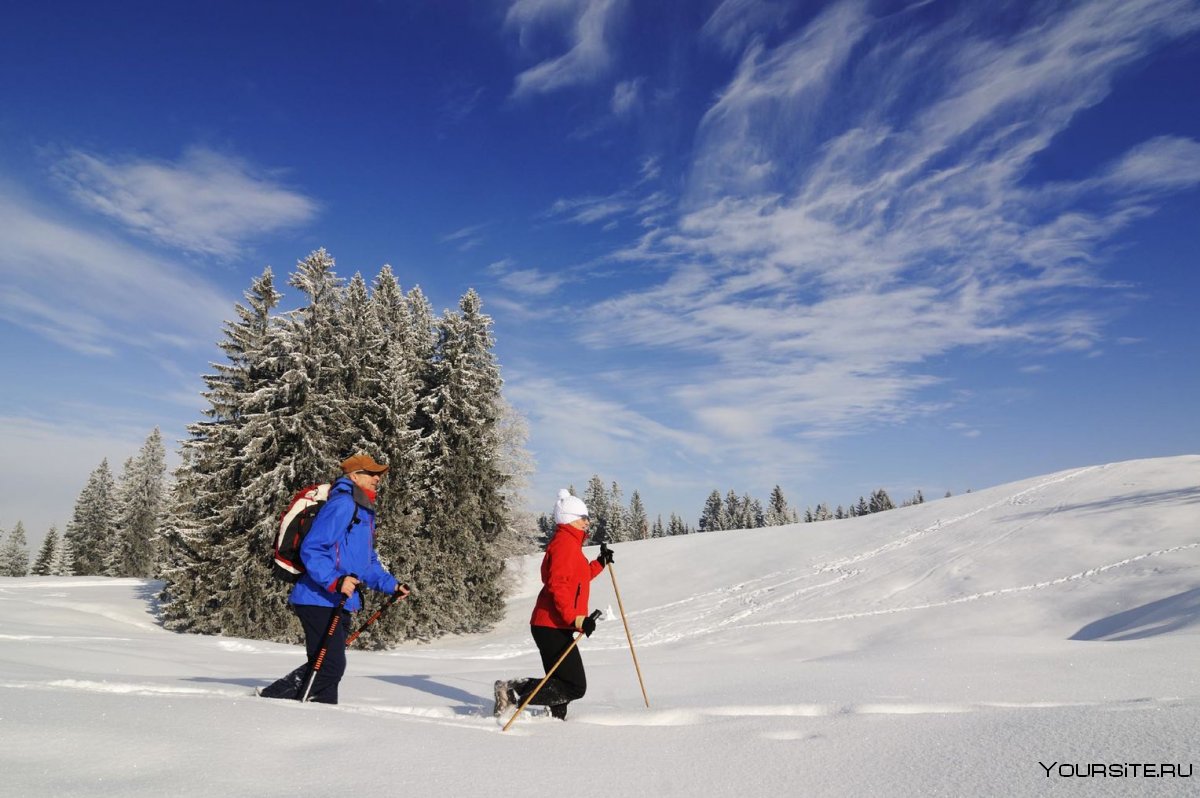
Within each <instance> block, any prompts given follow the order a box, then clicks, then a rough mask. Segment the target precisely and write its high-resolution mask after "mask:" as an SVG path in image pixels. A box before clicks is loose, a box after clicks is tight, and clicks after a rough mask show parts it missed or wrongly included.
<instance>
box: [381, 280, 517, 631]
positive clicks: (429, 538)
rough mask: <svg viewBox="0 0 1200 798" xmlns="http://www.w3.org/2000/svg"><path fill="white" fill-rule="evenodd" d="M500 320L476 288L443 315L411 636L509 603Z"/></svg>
mask: <svg viewBox="0 0 1200 798" xmlns="http://www.w3.org/2000/svg"><path fill="white" fill-rule="evenodd" d="M491 326H492V320H491V318H490V317H489V316H487V315H486V314H485V313H483V311H482V301H481V300H480V298H479V295H478V294H477V293H476V292H475V291H474V290H470V291H468V292H467V293H466V294H465V295H464V296H463V298H462V300H461V301H460V302H459V312H457V313H454V312H450V311H447V312H446V313H444V314H443V315H442V317H441V318H440V319H439V320H438V322H437V336H438V337H437V350H436V357H435V358H434V360H433V366H432V369H431V370H430V373H431V381H430V384H429V388H428V390H427V392H426V394H425V396H424V398H423V402H422V408H421V410H422V418H423V419H424V420H425V422H426V423H427V424H428V426H427V428H426V429H425V430H424V432H425V434H424V441H425V457H426V460H425V464H424V474H425V491H424V496H423V497H422V498H423V502H424V507H423V508H422V510H423V517H424V525H423V527H422V528H421V529H420V530H419V531H418V533H417V534H416V535H415V536H414V538H413V540H412V547H413V555H414V556H412V557H411V558H410V559H409V560H408V562H406V563H405V565H406V570H407V571H408V572H409V573H410V574H411V579H412V580H413V582H414V583H415V584H416V585H418V586H419V590H418V591H416V592H414V595H413V596H412V597H411V598H410V599H409V600H408V601H406V602H404V605H403V607H402V608H401V612H399V613H397V617H399V618H403V619H405V620H406V621H407V622H408V625H409V626H408V629H407V630H406V631H407V633H408V635H409V636H412V637H419V638H427V637H430V636H432V635H437V634H442V633H446V632H474V631H480V630H482V629H485V628H487V627H489V626H490V625H491V624H492V623H494V622H495V621H496V620H497V619H498V618H499V617H500V614H501V612H502V609H503V605H502V598H503V596H502V590H501V582H500V579H501V576H502V574H503V568H504V561H503V559H501V558H499V557H497V556H496V550H495V546H496V543H497V540H498V539H499V537H500V534H501V529H502V528H503V525H504V524H505V523H506V521H507V518H508V509H507V508H506V507H505V500H504V496H503V487H504V481H505V475H504V473H503V470H502V467H501V451H500V449H501V441H500V437H499V434H498V424H499V420H500V410H501V408H500V404H499V397H500V389H501V385H502V381H501V379H500V369H499V366H498V364H497V363H496V359H495V355H494V353H493V348H494V345H495V343H494V339H493V337H492V332H491Z"/></svg>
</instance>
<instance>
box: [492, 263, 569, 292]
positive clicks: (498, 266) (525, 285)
mask: <svg viewBox="0 0 1200 798" xmlns="http://www.w3.org/2000/svg"><path fill="white" fill-rule="evenodd" d="M488 273H489V274H491V275H492V276H494V277H496V278H497V280H498V282H499V283H500V285H502V286H504V287H505V288H507V289H508V290H509V291H512V292H513V293H516V294H521V295H523V296H530V297H544V296H548V295H549V294H552V293H554V292H555V291H557V290H558V289H559V288H560V287H561V286H562V285H563V284H564V283H566V282H567V281H568V279H569V278H568V277H567V275H566V274H565V273H564V272H562V271H556V272H545V271H542V270H540V269H518V268H516V263H515V261H513V260H512V259H505V260H502V261H497V262H496V263H493V264H491V265H489V266H488Z"/></svg>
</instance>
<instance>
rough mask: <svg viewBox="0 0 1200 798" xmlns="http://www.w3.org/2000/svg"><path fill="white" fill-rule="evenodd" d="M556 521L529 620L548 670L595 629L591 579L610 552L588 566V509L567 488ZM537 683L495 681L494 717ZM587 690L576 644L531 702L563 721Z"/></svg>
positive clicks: (561, 493) (533, 679) (562, 492)
mask: <svg viewBox="0 0 1200 798" xmlns="http://www.w3.org/2000/svg"><path fill="white" fill-rule="evenodd" d="M554 522H555V523H556V524H557V525H558V528H557V529H556V530H555V532H554V537H552V538H551V539H550V543H548V544H547V545H546V554H545V556H544V557H542V592H541V593H539V594H538V597H537V603H536V604H534V606H533V615H532V617H530V619H529V624H530V632H531V633H532V634H533V642H534V643H536V644H537V647H538V652H539V653H540V654H541V655H542V667H543V668H545V670H546V671H547V672H549V671H550V669H551V668H552V667H554V663H556V662H558V658H559V657H561V656H562V653H563V651H565V650H566V649H567V648H569V647H570V645H571V642H572V641H573V640H574V639H575V633H576V632H583V633H584V634H585V635H587V636H588V637H591V635H592V632H594V631H595V630H596V622H595V621H594V620H592V619H591V618H589V617H588V594H589V592H590V586H591V581H592V580H593V579H595V578H596V576H597V575H598V574H599V573H600V572H601V571H603V570H604V565H605V563H609V562H612V561H613V560H612V552H611V551H608V550H607V549H605V550H604V552H603V553H602V555H601V557H600V558H599V559H596V560H592V561H591V562H588V559H587V557H586V556H584V553H583V544H584V541H586V540H587V529H588V524H589V519H588V509H587V505H586V504H584V503H583V500H582V499H580V498H579V497H578V496H572V495H571V494H570V493H569V492H568V491H567V490H566V489H565V488H564V489H563V490H560V491H559V492H558V501H557V502H555V504H554ZM540 681H541V679H538V678H536V677H531V678H528V679H516V680H513V681H505V680H503V679H501V680H499V681H497V682H496V706H495V708H494V710H493V712H494V714H496V715H499V714H500V713H502V712H504V710H506V709H507V708H508V707H509V705H510V704H517V705H520V703H521V702H522V701H524V700H525V697H526V696H527V695H529V693H530V692H532V691H533V689H534V688H535V687H537V684H538V682H540ZM586 692H587V676H586V674H584V671H583V657H581V656H580V655H579V647H578V646H576V647H575V648H573V649H572V650H571V653H570V654H568V655H567V658H566V659H564V660H563V661H562V664H561V665H559V666H558V670H556V671H554V675H553V676H552V677H550V679H549V680H548V681H547V682H546V684H545V685H543V686H542V689H541V690H539V691H538V694H537V695H536V696H534V698H533V700H532V701H531V702H530V703H531V704H538V705H541V706H548V707H550V714H552V715H553V716H554V717H556V718H558V719H559V720H566V718H567V704H569V703H570V702H571V701H575V700H576V699H579V698H583V694H584V693H586Z"/></svg>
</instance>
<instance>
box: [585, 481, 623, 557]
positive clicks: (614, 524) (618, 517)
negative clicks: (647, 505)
mask: <svg viewBox="0 0 1200 798" xmlns="http://www.w3.org/2000/svg"><path fill="white" fill-rule="evenodd" d="M606 516H607V519H608V523H607V528H606V530H605V531H606V533H607V540H608V542H609V543H620V542H621V541H624V540H630V539H632V538H631V527H630V523H629V517H628V513H627V512H626V510H625V497H624V495H623V494H622V492H621V486H620V485H618V484H617V483H616V482H615V481H614V482H613V483H612V488H611V489H610V490H609V492H608V509H607V512H606ZM593 541H594V542H599V541H598V540H597V539H595V538H593Z"/></svg>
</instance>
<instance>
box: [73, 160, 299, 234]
mask: <svg viewBox="0 0 1200 798" xmlns="http://www.w3.org/2000/svg"><path fill="white" fill-rule="evenodd" d="M53 173H54V176H55V177H56V178H57V180H58V181H59V182H60V183H61V184H62V185H63V186H65V187H66V188H67V190H68V191H69V192H70V194H71V195H72V196H73V197H74V198H75V199H76V200H78V201H79V202H81V203H82V204H83V205H84V206H86V207H88V208H90V209H92V210H94V211H97V212H99V213H101V214H103V215H105V216H107V217H109V218H111V219H113V220H115V221H117V222H119V223H120V224H121V225H123V226H125V227H126V228H128V229H130V230H132V231H134V232H136V233H138V234H140V235H143V236H146V237H148V238H151V239H153V240H155V241H158V242H159V243H162V244H166V245H168V246H171V247H176V248H179V249H182V250H186V251H189V252H196V253H202V254H207V255H216V256H220V257H231V256H233V255H234V254H236V253H237V252H238V250H239V249H240V248H241V246H242V245H243V242H245V241H247V240H250V239H252V238H254V237H256V236H259V235H262V234H263V233H265V232H272V231H275V230H279V229H283V228H288V227H293V226H295V225H298V224H301V223H303V222H306V221H308V220H309V219H311V218H313V216H314V215H315V214H316V212H317V203H316V202H315V201H314V200H312V199H311V198H309V197H306V196H304V195H303V194H301V193H299V192H297V191H295V190H292V189H289V188H287V187H285V186H284V185H282V184H281V183H280V182H279V181H278V180H277V179H276V178H275V177H274V176H272V175H270V174H266V173H264V172H262V171H261V170H259V169H257V168H255V167H253V166H251V165H250V164H248V163H247V162H245V161H242V160H240V159H237V158H233V157H230V156H227V155H222V154H220V153H216V152H213V151H211V150H208V149H205V148H203V147H193V148H191V149H189V150H187V151H186V152H185V153H184V155H183V157H182V158H181V159H180V160H179V161H176V162H171V161H163V160H155V159H147V158H113V157H105V156H102V155H97V154H94V153H86V152H83V151H80V150H75V151H72V152H70V153H68V154H67V155H66V156H65V157H64V158H62V159H61V160H60V161H58V163H56V164H55V166H54V169H53Z"/></svg>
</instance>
